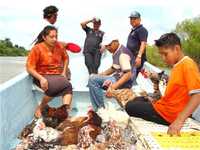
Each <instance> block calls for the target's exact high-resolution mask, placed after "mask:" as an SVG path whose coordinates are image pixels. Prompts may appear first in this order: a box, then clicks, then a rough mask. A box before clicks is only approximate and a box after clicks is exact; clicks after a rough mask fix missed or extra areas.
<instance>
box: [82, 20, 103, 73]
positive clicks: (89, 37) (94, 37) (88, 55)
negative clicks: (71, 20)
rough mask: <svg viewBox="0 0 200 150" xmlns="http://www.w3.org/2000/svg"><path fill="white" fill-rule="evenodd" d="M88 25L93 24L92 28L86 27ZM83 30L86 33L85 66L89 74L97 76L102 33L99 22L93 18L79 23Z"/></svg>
mask: <svg viewBox="0 0 200 150" xmlns="http://www.w3.org/2000/svg"><path fill="white" fill-rule="evenodd" d="M88 23H93V28H90V27H88V26H87V24H88ZM81 26H82V28H83V30H84V31H85V32H86V39H85V44H84V50H83V54H84V56H85V64H86V66H87V68H88V72H89V74H92V73H94V74H97V73H98V68H99V66H100V61H101V52H100V49H101V43H102V40H103V36H104V32H103V31H101V30H100V26H101V20H100V19H98V18H94V19H92V20H88V21H85V22H82V23H81Z"/></svg>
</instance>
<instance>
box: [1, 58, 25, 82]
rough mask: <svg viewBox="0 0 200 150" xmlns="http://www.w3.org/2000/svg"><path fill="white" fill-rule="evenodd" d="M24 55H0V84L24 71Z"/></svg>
mask: <svg viewBox="0 0 200 150" xmlns="http://www.w3.org/2000/svg"><path fill="white" fill-rule="evenodd" d="M25 62H26V57H0V84H2V83H4V82H6V81H8V80H9V79H11V78H13V77H15V76H16V75H18V74H20V73H22V72H24V71H25Z"/></svg>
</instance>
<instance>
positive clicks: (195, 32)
mask: <svg viewBox="0 0 200 150" xmlns="http://www.w3.org/2000/svg"><path fill="white" fill-rule="evenodd" d="M175 32H176V33H178V35H179V36H180V37H181V40H182V46H183V50H184V52H185V54H186V55H188V56H190V57H192V58H193V59H194V60H196V62H197V63H199V64H200V17H197V18H193V19H186V20H184V21H183V22H181V23H178V24H177V25H176V29H175Z"/></svg>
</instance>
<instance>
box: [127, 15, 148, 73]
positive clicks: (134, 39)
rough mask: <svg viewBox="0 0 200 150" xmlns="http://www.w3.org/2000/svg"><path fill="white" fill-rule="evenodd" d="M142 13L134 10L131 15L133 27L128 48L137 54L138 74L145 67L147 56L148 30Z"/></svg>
mask: <svg viewBox="0 0 200 150" xmlns="http://www.w3.org/2000/svg"><path fill="white" fill-rule="evenodd" d="M140 17H141V15H140V13H139V12H137V11H134V12H132V13H131V15H130V16H129V18H130V24H131V26H132V27H133V28H132V30H131V32H130V33H129V36H128V41H127V48H128V49H130V50H131V51H132V52H133V55H134V56H135V66H136V67H137V74H138V73H139V72H140V70H141V68H142V67H143V64H144V62H145V61H146V60H147V58H146V45H147V37H148V31H147V29H146V28H145V27H143V25H142V24H141V18H140Z"/></svg>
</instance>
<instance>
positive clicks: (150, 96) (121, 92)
mask: <svg viewBox="0 0 200 150" xmlns="http://www.w3.org/2000/svg"><path fill="white" fill-rule="evenodd" d="M141 74H142V75H143V76H144V77H145V78H149V79H150V81H151V82H152V84H153V90H154V92H153V93H147V92H146V91H144V90H141V91H140V92H135V91H133V90H132V89H128V88H124V89H117V90H112V89H111V94H112V97H113V98H115V99H116V100H117V102H118V103H119V104H120V106H122V107H124V106H125V105H126V104H127V103H128V102H129V101H131V100H133V99H134V98H135V97H144V98H145V99H147V100H150V101H156V100H159V99H160V98H161V96H162V94H161V91H160V86H159V85H160V83H161V82H162V84H163V85H166V84H167V82H168V76H167V75H166V74H165V72H164V71H162V72H160V73H152V72H149V71H146V70H142V72H141Z"/></svg>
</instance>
